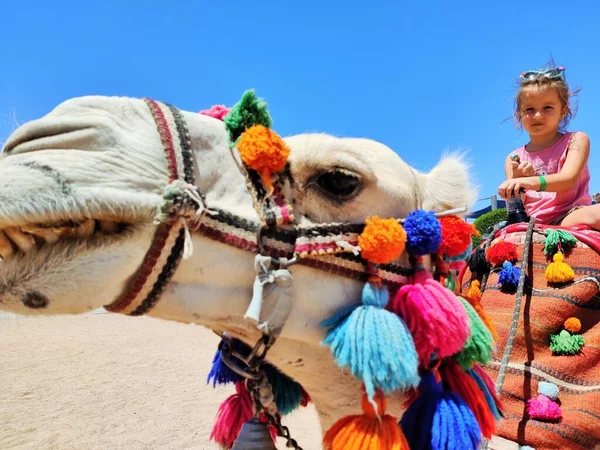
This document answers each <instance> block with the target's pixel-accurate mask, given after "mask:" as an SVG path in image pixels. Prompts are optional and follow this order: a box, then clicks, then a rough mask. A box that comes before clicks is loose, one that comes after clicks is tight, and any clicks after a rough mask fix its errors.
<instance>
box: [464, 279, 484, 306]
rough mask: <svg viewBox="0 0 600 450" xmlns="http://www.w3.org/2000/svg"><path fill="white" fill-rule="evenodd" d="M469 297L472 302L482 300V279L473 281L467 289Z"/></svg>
mask: <svg viewBox="0 0 600 450" xmlns="http://www.w3.org/2000/svg"><path fill="white" fill-rule="evenodd" d="M467 297H468V298H469V300H471V304H473V303H479V302H481V281H479V280H473V281H471V286H469V290H468V291H467Z"/></svg>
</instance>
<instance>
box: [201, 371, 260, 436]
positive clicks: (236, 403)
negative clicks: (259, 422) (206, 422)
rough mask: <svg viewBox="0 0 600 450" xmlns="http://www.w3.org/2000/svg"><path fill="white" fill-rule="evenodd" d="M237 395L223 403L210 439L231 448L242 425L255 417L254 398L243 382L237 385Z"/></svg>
mask: <svg viewBox="0 0 600 450" xmlns="http://www.w3.org/2000/svg"><path fill="white" fill-rule="evenodd" d="M235 390H236V393H235V394H233V395H231V396H230V397H229V398H227V400H225V401H224V402H223V403H221V406H219V410H218V411H217V417H216V420H215V424H214V426H213V429H212V432H211V433H210V439H211V440H213V441H215V442H216V443H217V444H219V445H221V446H224V447H225V448H230V447H231V446H232V445H233V442H234V441H235V440H236V438H237V436H238V434H239V432H240V430H241V429H242V425H244V423H245V422H247V421H248V420H250V419H251V418H252V416H253V411H252V397H251V396H250V393H249V392H248V389H246V385H245V384H244V382H243V381H238V382H237V383H236V384H235Z"/></svg>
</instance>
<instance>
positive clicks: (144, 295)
mask: <svg viewBox="0 0 600 450" xmlns="http://www.w3.org/2000/svg"><path fill="white" fill-rule="evenodd" d="M145 102H146V104H147V105H148V108H149V109H150V111H151V113H152V116H153V118H154V121H155V122H156V125H157V129H158V132H159V134H160V137H161V140H162V144H163V148H164V151H165V160H166V164H167V167H168V169H169V179H168V183H167V185H166V186H165V188H164V190H163V197H164V203H163V205H162V207H161V208H160V211H159V212H158V214H157V217H156V224H157V227H156V230H155V233H154V237H153V241H152V244H151V246H150V248H149V250H148V252H147V253H146V255H145V257H144V260H143V262H142V264H141V266H140V267H139V268H138V270H137V272H136V273H135V274H134V276H133V277H132V278H131V280H130V281H129V283H128V285H127V287H126V288H125V289H124V291H123V292H122V294H121V295H120V296H119V297H118V298H117V299H116V300H115V301H114V302H113V303H111V304H110V305H107V306H105V308H106V309H107V310H109V311H111V312H116V313H123V314H128V315H133V316H138V315H143V314H145V313H147V312H148V311H149V310H150V309H151V308H152V307H153V306H154V305H156V303H157V302H158V301H159V299H160V297H161V295H162V293H163V292H164V289H165V287H166V286H167V284H168V283H169V281H170V280H171V278H172V276H173V274H174V273H175V270H176V269H177V267H178V264H179V263H180V261H181V259H182V258H187V257H188V256H189V255H190V254H191V252H192V250H193V249H192V243H191V236H190V230H191V231H195V232H199V233H202V234H203V235H205V236H206V237H208V238H210V239H214V240H216V241H219V242H223V243H225V244H229V245H232V246H235V247H238V248H240V249H244V250H247V251H250V252H253V253H256V257H255V270H256V279H255V282H254V289H253V297H252V299H251V300H250V303H249V307H248V310H247V312H246V316H245V317H246V318H249V319H252V320H254V321H255V322H256V324H257V327H258V328H259V329H260V330H261V332H262V337H261V339H260V340H259V341H258V342H257V343H256V345H255V346H254V348H249V347H247V346H245V344H243V343H241V342H239V341H236V340H234V339H232V338H231V337H229V336H227V335H220V336H221V337H222V341H221V344H220V346H219V350H218V352H217V355H216V356H215V361H214V364H213V370H211V375H209V378H211V377H212V378H213V380H215V381H214V382H219V383H221V382H223V383H225V382H235V383H236V389H237V394H235V395H234V396H232V397H230V399H228V400H227V401H226V402H225V403H224V404H223V405H222V406H221V408H219V413H218V422H219V423H217V424H216V425H215V428H214V429H213V434H212V435H211V437H212V438H213V439H214V440H216V441H217V442H219V443H220V444H221V445H222V446H223V447H224V448H231V449H232V450H242V449H250V448H263V449H275V447H274V444H273V441H272V438H274V436H273V435H271V437H269V436H268V434H269V433H268V431H267V426H266V425H269V427H270V428H269V429H270V430H271V431H272V432H276V433H277V435H279V436H282V437H284V439H286V441H287V445H288V447H293V448H296V449H299V448H300V447H299V446H298V444H297V443H296V441H294V440H293V439H292V438H291V437H290V435H289V431H288V429H287V428H286V427H285V426H283V425H282V424H281V415H282V414H285V413H286V411H287V410H289V408H287V407H286V405H287V406H289V403H290V402H291V400H290V398H289V395H291V394H290V393H291V392H295V393H296V395H295V398H296V400H294V401H293V402H292V403H294V402H295V403H294V404H295V405H297V404H300V403H302V404H305V403H306V402H307V401H308V400H309V399H308V395H307V394H306V392H304V390H303V389H302V388H301V386H299V385H298V384H297V383H296V382H294V381H293V380H291V379H289V378H287V377H286V376H285V375H284V374H282V373H280V372H279V371H278V370H277V369H276V368H273V367H272V366H270V365H269V364H268V363H267V362H266V361H265V356H266V353H267V351H268V350H269V348H270V347H271V346H272V345H273V344H274V342H275V339H276V338H277V336H279V334H280V333H281V330H282V328H283V325H284V324H285V322H286V320H287V318H288V315H289V314H290V311H291V307H292V304H293V298H292V291H291V284H292V276H291V273H290V272H289V270H288V266H289V265H291V264H295V263H297V264H303V265H306V266H309V267H313V268H316V269H321V270H325V271H328V272H331V273H334V274H337V275H341V276H344V277H348V278H352V279H356V280H360V281H362V282H365V287H364V289H363V293H362V297H361V305H356V304H355V302H352V303H353V304H352V305H351V306H349V307H348V308H345V309H344V310H342V311H339V312H338V313H336V314H335V315H334V316H333V317H331V318H329V319H327V320H326V321H324V322H323V326H324V327H326V328H327V329H328V333H327V337H326V339H325V341H324V343H325V344H327V345H329V346H330V347H331V350H332V353H333V355H334V357H335V359H336V361H337V363H338V365H340V366H342V367H348V368H349V369H350V371H351V373H352V374H353V375H354V376H355V377H357V378H358V379H359V380H361V381H362V383H363V386H364V391H363V402H362V406H363V411H364V414H363V415H362V416H358V415H357V416H349V417H346V418H342V419H340V421H338V422H337V423H336V424H335V425H334V426H333V427H332V428H331V429H330V430H328V431H327V433H326V435H325V438H324V441H325V445H326V447H327V448H330V449H331V450H343V449H344V448H347V446H348V445H349V443H350V442H362V443H363V444H362V446H361V445H355V446H353V447H352V448H355V449H356V450H363V449H373V448H378V449H382V450H383V449H388V448H394V449H404V448H409V445H410V446H411V447H414V448H436V449H437V448H439V449H442V448H450V447H451V446H456V447H452V448H462V449H465V450H469V449H473V450H475V449H476V448H477V447H478V446H479V445H480V443H481V442H482V441H483V439H484V438H489V437H491V433H492V432H493V428H494V427H493V421H494V419H495V418H498V417H497V416H496V413H497V412H498V410H499V408H498V405H497V399H496V397H495V395H494V393H493V392H491V391H490V389H488V387H489V386H490V383H489V380H488V379H486V378H485V377H486V375H485V373H484V372H483V371H481V370H479V367H478V364H480V363H485V362H486V358H489V353H490V352H491V349H492V347H493V342H492V341H493V340H492V337H491V334H490V333H489V331H488V330H487V328H486V325H484V324H483V322H482V320H481V319H480V318H479V316H478V312H477V311H476V309H475V307H474V306H472V305H471V304H470V300H469V301H468V300H467V299H464V298H461V297H458V296H456V295H455V294H454V292H453V291H455V289H454V288H455V287H456V283H455V281H453V273H452V272H451V271H449V268H448V264H452V262H453V261H460V260H463V259H464V258H466V257H467V256H468V255H469V254H470V252H471V237H472V235H473V234H476V231H475V230H474V228H473V227H472V225H470V224H467V223H466V222H465V221H464V220H463V219H461V218H460V217H458V216H456V215H455V214H457V213H460V212H462V211H464V210H465V209H463V208H460V209H457V210H452V211H446V212H443V213H437V214H434V213H433V212H426V211H423V210H416V211H413V212H412V213H411V214H409V216H407V218H403V219H397V218H389V219H381V218H379V217H376V216H375V217H370V218H368V219H367V220H366V221H365V222H364V223H331V224H319V225H314V226H301V225H298V224H297V223H296V222H295V218H294V213H293V208H292V207H291V205H290V203H289V202H288V200H287V199H286V198H285V196H284V194H283V192H284V191H285V189H291V188H293V183H294V180H293V177H292V176H291V173H290V167H289V163H288V161H287V158H288V156H289V152H290V150H289V148H288V147H287V146H286V144H285V143H284V141H283V140H282V139H281V138H280V137H279V136H277V135H276V134H275V133H274V132H273V131H272V130H271V119H270V117H269V115H268V112H267V110H266V104H265V103H264V102H263V101H262V100H260V99H257V98H256V97H255V95H254V92H252V91H247V92H245V93H244V95H243V96H242V98H241V100H240V101H239V102H238V103H237V104H236V105H235V106H234V107H233V108H232V110H231V111H229V112H228V114H227V115H225V116H224V118H223V121H224V122H225V126H226V128H227V131H228V133H229V139H230V149H231V151H232V156H233V157H234V161H236V163H237V164H238V166H239V168H240V169H241V171H242V173H243V174H244V175H245V177H246V184H247V188H248V191H249V192H250V194H251V197H252V200H253V204H254V207H255V209H256V210H257V212H258V215H259V218H260V224H256V223H253V222H250V221H247V220H245V219H242V218H240V217H238V216H235V215H232V214H230V213H228V212H227V211H223V210H220V209H215V208H207V207H206V205H205V202H204V196H203V194H202V192H200V190H199V189H198V187H197V186H196V185H195V181H196V179H195V178H196V171H197V165H196V161H195V154H194V151H193V149H192V146H191V141H190V136H189V131H188V129H187V127H186V124H185V121H184V119H183V116H182V114H181V113H180V111H179V110H178V109H176V108H174V107H173V106H171V105H168V104H165V103H161V102H157V101H154V100H150V99H145ZM234 150H237V151H238V153H239V156H240V157H241V160H242V162H241V163H238V161H237V159H236V158H235V154H234ZM404 251H406V252H407V253H408V254H409V262H410V264H409V265H400V264H398V263H397V262H396V261H397V260H398V258H399V256H400V255H401V254H402V253H404ZM424 256H430V257H431V260H432V262H433V266H434V267H435V269H434V271H433V273H430V272H429V271H428V270H426V269H425V267H424V265H423V262H422V258H423V257H424ZM453 283H454V284H453ZM447 286H454V288H452V289H448V288H447ZM390 292H391V293H393V294H394V297H393V298H392V297H391V296H390ZM241 366H244V367H241ZM284 385H285V386H286V387H285V388H284V387H282V386H284ZM464 386H468V388H465V387H464ZM394 390H402V391H406V392H416V391H418V392H419V393H420V396H419V397H418V398H416V397H414V398H416V400H414V401H413V402H412V403H411V406H410V407H409V408H408V410H407V411H406V413H405V414H404V415H403V418H402V420H401V421H400V422H398V421H397V420H396V419H394V418H392V417H391V416H389V415H386V414H385V408H386V401H385V394H388V393H390V392H392V391H394ZM284 391H285V392H284ZM467 391H468V392H469V393H467ZM282 394H289V395H288V397H286V398H284V397H282ZM244 398H247V399H248V400H247V401H248V402H250V403H251V404H252V410H251V411H250V413H249V414H250V416H248V417H246V419H245V423H244V424H243V426H242V424H241V423H230V421H232V420H238V421H239V420H241V419H240V418H239V417H241V416H243V415H244V413H243V411H245V409H244V406H243V405H244V404H246V403H244V402H245V401H246V400H243V399H244ZM229 401H231V402H233V403H232V405H233V406H228V402H229ZM236 402H237V403H236ZM239 402H241V403H239ZM473 402H479V403H483V405H486V406H485V408H484V407H483V406H482V405H481V404H479V403H473ZM423 408H430V409H431V408H432V409H431V411H429V412H428V411H425V410H423ZM292 409H293V408H292ZM484 410H485V411H487V412H486V413H485V414H484V412H485V411H484ZM228 411H235V413H231V414H229V413H228ZM240 411H242V412H241V413H240ZM482 411H484V412H482ZM493 411H495V412H496V413H493ZM288 412H289V411H288ZM448 414H449V415H448ZM235 418H237V419H235ZM434 424H435V425H434ZM240 427H241V428H240ZM434 429H439V430H440V433H441V435H440V436H438V435H437V434H436V432H434ZM257 433H258V434H257ZM261 433H262V434H261ZM265 433H266V435H265ZM432 433H433V434H436V436H434V435H433V434H432ZM259 435H260V436H262V437H261V438H260V439H263V440H262V441H260V439H259V441H260V442H261V445H260V446H252V445H250V444H248V442H249V439H250V440H251V439H254V444H253V445H256V439H258V438H257V436H259ZM423 439H425V440H426V441H427V440H430V441H431V442H433V440H436V439H437V441H436V442H438V441H439V442H438V444H439V445H438V446H433V447H423V446H422V441H423ZM432 445H433V444H432Z"/></svg>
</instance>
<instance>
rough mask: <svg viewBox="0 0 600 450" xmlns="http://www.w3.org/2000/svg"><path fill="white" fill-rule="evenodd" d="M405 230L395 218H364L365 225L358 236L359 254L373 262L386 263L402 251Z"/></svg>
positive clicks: (404, 242) (404, 241)
mask: <svg viewBox="0 0 600 450" xmlns="http://www.w3.org/2000/svg"><path fill="white" fill-rule="evenodd" d="M405 244H406V231H404V228H403V227H402V225H400V224H399V223H398V221H397V220H396V219H380V218H379V217H377V216H373V217H370V218H368V219H367V220H366V226H365V228H364V230H363V232H362V233H361V235H360V236H359V237H358V246H359V247H360V249H361V255H362V257H363V258H364V259H366V260H367V261H370V262H372V263H375V264H386V263H389V262H391V261H393V260H395V259H396V258H398V257H399V256H400V255H401V254H402V252H403V251H404V247H405Z"/></svg>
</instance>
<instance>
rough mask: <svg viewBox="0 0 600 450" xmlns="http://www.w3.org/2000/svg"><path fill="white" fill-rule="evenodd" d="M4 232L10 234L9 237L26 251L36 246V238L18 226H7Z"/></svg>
mask: <svg viewBox="0 0 600 450" xmlns="http://www.w3.org/2000/svg"><path fill="white" fill-rule="evenodd" d="M4 232H5V233H6V236H8V238H9V239H10V240H11V241H13V242H14V243H15V244H16V245H17V247H19V249H21V250H22V251H23V252H25V253H27V252H28V251H29V250H31V249H32V248H34V247H35V239H33V236H30V235H27V234H24V233H23V232H22V231H21V230H19V229H18V228H12V227H11V228H6V229H5V230H4Z"/></svg>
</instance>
